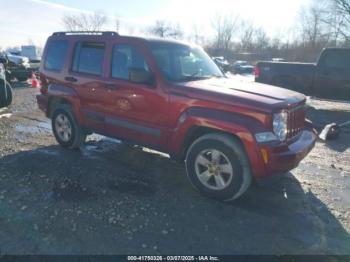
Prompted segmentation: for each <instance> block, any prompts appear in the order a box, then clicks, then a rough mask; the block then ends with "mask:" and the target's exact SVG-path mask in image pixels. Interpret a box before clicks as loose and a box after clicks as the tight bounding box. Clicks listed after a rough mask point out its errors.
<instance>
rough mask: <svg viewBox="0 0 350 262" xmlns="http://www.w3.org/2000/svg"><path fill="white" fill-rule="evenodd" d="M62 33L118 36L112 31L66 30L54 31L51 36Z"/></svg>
mask: <svg viewBox="0 0 350 262" xmlns="http://www.w3.org/2000/svg"><path fill="white" fill-rule="evenodd" d="M62 35H102V36H118V35H119V34H118V33H117V32H114V31H67V32H55V33H53V34H52V36H62Z"/></svg>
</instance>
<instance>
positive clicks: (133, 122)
mask: <svg viewBox="0 0 350 262" xmlns="http://www.w3.org/2000/svg"><path fill="white" fill-rule="evenodd" d="M108 53H110V54H111V56H110V62H107V64H108V65H109V66H110V68H109V70H108V71H109V78H108V81H107V82H108V83H107V84H106V88H105V91H104V92H105V95H104V96H105V97H106V100H105V101H104V105H103V107H104V108H105V110H106V112H105V113H106V114H105V115H104V116H103V118H101V119H103V120H104V121H105V123H106V124H107V125H108V128H109V130H111V131H113V132H115V133H117V134H118V136H120V137H121V138H124V139H129V140H132V141H135V142H140V143H142V144H145V145H148V144H149V145H153V146H154V145H158V146H159V148H163V146H164V145H165V143H166V123H167V120H168V95H167V94H165V93H164V92H163V90H162V89H161V88H160V86H158V85H157V83H156V81H154V83H152V84H138V83H132V82H130V81H129V71H130V69H131V68H137V69H143V70H146V71H149V72H151V71H152V68H150V66H149V63H147V61H146V59H145V56H144V54H143V53H142V50H140V49H138V48H137V47H136V46H134V45H130V44H126V43H118V42H115V43H113V44H112V45H111V46H110V47H109V49H108Z"/></svg>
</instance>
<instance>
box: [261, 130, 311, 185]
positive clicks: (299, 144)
mask: <svg viewBox="0 0 350 262" xmlns="http://www.w3.org/2000/svg"><path fill="white" fill-rule="evenodd" d="M316 139H317V135H316V132H315V131H314V129H313V128H312V125H311V124H310V123H306V128H305V129H304V130H303V131H302V132H301V133H300V134H299V135H298V137H296V138H295V139H294V140H291V141H289V142H288V143H283V144H277V145H260V151H261V150H265V151H266V152H267V156H268V158H267V161H266V162H265V171H266V172H265V176H264V177H259V179H265V178H268V177H271V176H274V175H277V174H283V173H286V172H288V171H290V170H291V169H293V168H295V167H297V166H298V164H299V163H300V161H301V160H303V159H304V158H305V157H306V156H307V154H308V153H309V152H310V151H311V150H312V149H313V147H314V146H315V143H316Z"/></svg>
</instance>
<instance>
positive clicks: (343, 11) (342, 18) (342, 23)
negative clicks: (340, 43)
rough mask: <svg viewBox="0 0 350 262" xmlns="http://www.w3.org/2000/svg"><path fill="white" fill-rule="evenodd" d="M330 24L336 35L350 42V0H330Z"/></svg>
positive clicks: (328, 20)
mask: <svg viewBox="0 0 350 262" xmlns="http://www.w3.org/2000/svg"><path fill="white" fill-rule="evenodd" d="M328 1H329V2H330V5H329V6H328V10H330V12H328V19H327V20H326V22H328V23H329V24H330V25H331V26H332V28H333V32H334V34H335V37H339V36H341V37H342V38H343V39H344V40H345V41H347V42H349V41H350V0H328Z"/></svg>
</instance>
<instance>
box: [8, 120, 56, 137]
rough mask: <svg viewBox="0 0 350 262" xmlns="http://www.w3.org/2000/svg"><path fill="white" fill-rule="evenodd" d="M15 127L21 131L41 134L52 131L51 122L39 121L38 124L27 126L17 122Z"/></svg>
mask: <svg viewBox="0 0 350 262" xmlns="http://www.w3.org/2000/svg"><path fill="white" fill-rule="evenodd" d="M15 129H16V130H17V131H18V132H21V133H30V134H40V133H48V132H51V124H50V123H49V122H39V123H38V125H37V126H25V125H22V124H16V125H15Z"/></svg>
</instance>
